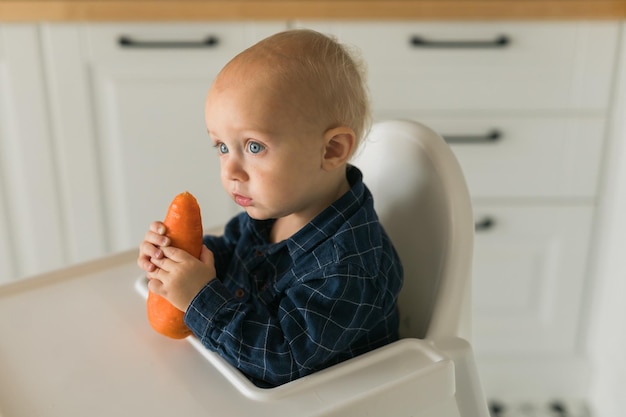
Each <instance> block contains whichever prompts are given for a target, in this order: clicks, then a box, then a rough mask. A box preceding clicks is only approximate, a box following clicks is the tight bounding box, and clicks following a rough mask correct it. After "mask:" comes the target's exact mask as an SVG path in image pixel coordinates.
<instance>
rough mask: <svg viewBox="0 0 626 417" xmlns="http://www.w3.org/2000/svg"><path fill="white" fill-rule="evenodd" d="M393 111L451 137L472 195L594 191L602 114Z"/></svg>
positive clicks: (551, 194) (586, 193)
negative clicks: (547, 115) (453, 114)
mask: <svg viewBox="0 0 626 417" xmlns="http://www.w3.org/2000/svg"><path fill="white" fill-rule="evenodd" d="M395 115H396V117H395V118H398V117H402V116H406V118H411V119H414V120H417V121H419V122H422V123H424V124H426V125H427V126H430V127H431V128H433V129H434V130H435V131H437V132H439V134H441V135H442V136H444V137H445V138H447V140H449V142H450V144H451V146H452V149H453V150H454V152H455V154H456V156H457V158H458V159H459V162H460V164H461V167H462V168H463V172H464V173H465V176H466V178H467V182H468V186H469V189H470V193H471V194H472V197H473V198H490V197H528V198H534V197H540V198H544V197H545V198H578V199H581V198H582V199H592V198H594V197H595V195H596V191H597V190H596V189H597V183H598V178H599V174H600V168H601V159H602V158H601V157H602V150H603V142H604V125H605V119H604V118H601V117H555V118H522V117H509V118H504V117H490V118H485V117H474V118H469V117H465V118H461V117H432V116H424V117H420V116H419V115H412V116H411V115H409V113H408V112H404V113H402V112H398V113H396V114H395ZM378 118H379V119H388V118H394V117H393V115H392V114H384V113H383V114H379V115H378Z"/></svg>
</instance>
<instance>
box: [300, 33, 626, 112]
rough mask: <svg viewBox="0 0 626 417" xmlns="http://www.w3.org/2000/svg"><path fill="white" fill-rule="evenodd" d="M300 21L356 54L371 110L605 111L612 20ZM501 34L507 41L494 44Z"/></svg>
mask: <svg viewBox="0 0 626 417" xmlns="http://www.w3.org/2000/svg"><path fill="white" fill-rule="evenodd" d="M300 26H306V27H310V28H313V29H317V30H319V31H322V32H325V33H332V34H335V35H336V36H337V37H338V38H339V39H340V40H341V41H343V42H345V43H347V44H352V45H356V46H357V47H358V48H359V49H360V50H361V51H362V54H363V57H364V58H365V60H366V61H367V64H368V67H369V83H370V87H371V93H372V99H373V103H374V107H375V108H377V109H382V110H401V109H411V110H423V109H428V110H446V111H448V110H461V109H462V110H468V109H472V110H486V109H497V110H532V111H541V110H548V109H589V110H600V111H601V110H604V109H606V108H607V106H608V100H609V95H610V80H611V72H612V69H613V66H614V56H615V50H616V45H617V38H618V29H619V25H618V23H617V22H549V23H537V22H480V23H467V22H448V23H425V22H413V23H411V22H401V23H399V22H392V23H386V22H383V23H381V22H335V23H321V22H320V23H316V22H303V23H302V24H300ZM503 38H506V39H507V40H508V42H506V43H498V40H501V39H503ZM416 39H419V40H422V41H424V42H425V44H419V45H414V42H415V43H418V42H417V40H416Z"/></svg>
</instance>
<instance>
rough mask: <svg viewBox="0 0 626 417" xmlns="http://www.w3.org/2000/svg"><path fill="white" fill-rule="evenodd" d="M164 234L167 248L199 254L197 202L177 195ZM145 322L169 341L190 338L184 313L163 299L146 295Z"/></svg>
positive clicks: (150, 293)
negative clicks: (146, 311)
mask: <svg viewBox="0 0 626 417" xmlns="http://www.w3.org/2000/svg"><path fill="white" fill-rule="evenodd" d="M163 223H164V224H165V228H166V231H165V234H166V235H167V236H168V237H169V238H170V240H171V244H170V245H171V246H174V247H176V248H179V249H183V250H185V251H187V252H189V253H190V254H191V255H193V256H195V257H196V258H200V253H201V252H202V218H201V217H200V206H198V201H197V200H196V198H195V197H194V196H193V195H192V194H191V193H189V192H187V191H185V192H184V193H180V194H178V195H177V196H176V197H175V198H174V200H173V201H172V203H171V204H170V207H169V209H168V210H167V215H166V216H165V220H164V221H163ZM147 307H148V321H149V322H150V325H151V326H152V328H153V329H154V330H156V331H157V332H158V333H161V334H162V335H164V336H168V337H171V338H173V339H182V338H184V337H187V336H189V335H190V334H191V330H189V328H188V327H187V325H185V321H184V319H183V318H184V315H185V313H184V312H182V311H180V310H179V309H177V308H176V307H174V306H173V305H172V304H170V302H169V301H167V300H166V299H165V298H163V297H161V296H160V295H157V294H154V293H153V292H151V291H148V303H147Z"/></svg>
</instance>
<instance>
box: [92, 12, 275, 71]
mask: <svg viewBox="0 0 626 417" xmlns="http://www.w3.org/2000/svg"><path fill="white" fill-rule="evenodd" d="M285 29H286V24H285V23H282V22H265V23H252V22H222V23H220V22H210V23H209V22H207V23H184V24H158V23H141V24H138V23H130V24H96V23H90V24H88V25H85V26H84V28H83V30H84V33H85V35H86V39H87V40H88V43H87V44H86V48H87V55H88V57H89V58H88V59H89V60H91V61H93V62H96V63H98V64H105V63H110V64H112V65H119V64H125V65H130V64H133V63H136V64H137V65H139V66H141V67H145V65H147V64H149V63H151V62H154V63H160V64H161V65H162V64H163V62H166V64H167V65H168V66H176V65H207V64H210V65H211V66H218V67H220V68H221V67H222V66H223V65H224V64H226V63H227V62H228V61H229V60H230V59H231V58H233V56H235V55H236V54H238V53H239V52H241V51H242V50H243V49H245V48H247V47H248V46H250V45H252V44H254V43H256V42H258V41H259V40H261V39H263V38H265V37H267V36H269V35H272V34H273V33H276V32H280V31H282V30H285Z"/></svg>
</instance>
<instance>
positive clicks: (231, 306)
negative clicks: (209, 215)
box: [137, 30, 402, 387]
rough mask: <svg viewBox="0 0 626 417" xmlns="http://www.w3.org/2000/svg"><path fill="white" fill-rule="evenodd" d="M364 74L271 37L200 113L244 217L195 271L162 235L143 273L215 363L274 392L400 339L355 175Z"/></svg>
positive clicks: (342, 58)
mask: <svg viewBox="0 0 626 417" xmlns="http://www.w3.org/2000/svg"><path fill="white" fill-rule="evenodd" d="M363 77H364V76H363V74H362V71H361V69H360V67H359V66H358V65H357V64H356V63H355V61H354V59H353V58H352V57H351V56H350V54H349V53H348V52H347V51H346V49H345V48H344V47H343V46H342V45H340V44H339V43H337V42H336V41H334V40H333V39H331V38H329V37H327V36H324V35H322V34H320V33H317V32H314V31H310V30H292V31H287V32H282V33H279V34H276V35H273V36H271V37H269V38H267V39H264V40H262V41H261V42H259V43H257V44H256V45H254V46H252V47H250V48H248V49H247V50H245V51H243V52H242V53H240V54H239V55H237V56H236V57H235V58H234V59H232V60H231V61H230V62H229V63H228V64H227V65H226V66H225V67H224V68H223V69H222V71H221V72H220V73H219V75H218V76H217V78H216V79H215V81H214V83H213V85H212V86H211V89H210V90H209V93H208V96H207V99H206V108H205V120H206V125H207V129H208V132H209V135H210V137H211V139H212V141H213V142H214V144H215V148H216V149H217V153H218V155H219V158H220V167H221V168H220V169H221V179H222V185H223V186H224V189H225V190H226V192H227V193H228V194H229V195H230V196H231V198H232V199H233V200H234V201H235V202H236V203H237V204H238V205H239V206H241V207H242V208H243V210H244V212H242V213H241V214H239V215H237V216H236V217H234V218H233V219H232V220H231V221H230V222H229V223H228V224H227V225H226V228H225V231H224V235H223V236H205V238H204V245H205V247H204V248H203V251H202V255H201V257H200V259H199V260H198V259H196V258H194V257H193V256H191V255H189V254H188V253H186V252H184V251H183V250H181V249H177V248H175V247H172V246H169V243H170V241H169V239H168V238H167V237H166V233H165V232H166V231H165V227H164V225H163V223H161V222H154V223H152V224H151V225H150V229H149V231H148V232H147V233H146V236H145V240H144V242H143V243H142V244H141V246H140V253H139V258H138V260H137V263H138V265H139V266H140V267H141V268H142V269H143V270H145V272H146V275H147V277H148V278H149V280H150V282H149V288H150V290H151V291H153V292H154V293H157V294H159V295H162V296H164V297H165V298H166V299H168V300H169V301H170V302H171V303H172V304H173V305H175V306H176V307H177V308H179V309H180V310H182V311H184V312H185V322H186V324H187V325H188V326H189V328H190V329H191V330H192V331H193V333H194V334H195V335H196V336H197V337H198V339H199V340H200V341H201V342H202V343H203V344H204V345H205V346H206V347H207V348H208V349H210V350H213V351H217V352H218V353H219V354H220V355H221V356H222V357H223V358H225V359H226V360H227V361H228V362H230V363H231V364H232V365H233V366H235V367H237V368H238V369H239V370H241V371H242V372H243V373H244V374H246V375H247V376H248V378H250V379H251V380H252V381H253V382H254V383H255V384H256V385H258V386H261V387H273V386H277V385H280V384H283V383H286V382H289V381H292V380H294V379H296V378H299V377H301V376H304V375H307V374H310V373H312V372H315V371H318V370H320V369H323V368H326V367H328V366H330V365H333V364H336V363H338V362H341V361H344V360H346V359H349V358H352V357H354V356H357V355H359V354H361V353H364V352H367V351H370V350H372V349H375V348H377V347H380V346H383V345H385V344H387V343H390V342H392V341H394V340H396V339H397V338H398V311H397V297H398V292H399V291H400V288H401V286H402V266H401V264H400V260H399V258H398V255H397V254H396V251H395V250H394V248H393V246H392V243H391V242H390V240H389V238H388V237H387V235H386V234H385V231H384V230H383V228H382V226H381V225H380V223H379V221H378V217H377V216H376V213H375V211H374V207H373V201H372V195H371V194H370V192H369V190H368V189H367V187H366V186H365V185H364V184H363V182H362V176H361V172H360V171H359V170H358V169H357V168H356V167H354V166H351V165H350V164H349V163H348V161H349V159H350V157H351V155H352V154H353V153H354V151H355V149H356V148H357V146H358V143H359V141H360V140H361V138H362V137H363V136H364V134H365V132H366V130H367V128H368V124H369V119H370V117H369V104H368V99H367V92H366V88H365V85H364V78H363Z"/></svg>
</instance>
